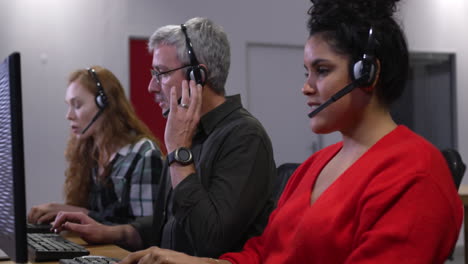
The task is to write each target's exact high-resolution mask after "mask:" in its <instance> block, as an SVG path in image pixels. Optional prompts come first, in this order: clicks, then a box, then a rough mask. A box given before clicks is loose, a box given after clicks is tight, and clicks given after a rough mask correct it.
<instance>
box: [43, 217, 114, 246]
mask: <svg viewBox="0 0 468 264" xmlns="http://www.w3.org/2000/svg"><path fill="white" fill-rule="evenodd" d="M52 229H54V231H55V232H57V233H59V232H61V231H65V230H66V231H71V232H74V233H76V234H78V235H79V236H80V237H81V238H82V239H83V240H84V241H86V242H88V243H91V244H105V243H108V244H110V243H112V242H113V241H115V240H113V239H114V238H113V237H112V233H113V232H112V230H111V229H112V226H107V225H103V224H101V223H99V222H97V221H95V220H94V219H92V218H91V217H89V216H88V215H87V214H84V213H82V212H59V213H58V214H57V217H56V218H55V221H54V222H53V223H52Z"/></svg>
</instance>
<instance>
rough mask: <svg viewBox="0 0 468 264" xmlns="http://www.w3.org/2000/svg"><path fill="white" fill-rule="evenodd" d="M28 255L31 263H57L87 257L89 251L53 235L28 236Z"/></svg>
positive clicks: (37, 234) (57, 235)
mask: <svg viewBox="0 0 468 264" xmlns="http://www.w3.org/2000/svg"><path fill="white" fill-rule="evenodd" d="M28 253H29V259H30V260H31V261H32V262H38V261H57V260H59V259H71V258H74V257H80V256H84V255H89V251H88V250H86V248H84V247H83V246H80V245H78V244H76V243H73V242H71V241H69V240H67V239H65V238H63V237H62V236H60V235H59V234H55V233H49V234H45V233H34V234H28Z"/></svg>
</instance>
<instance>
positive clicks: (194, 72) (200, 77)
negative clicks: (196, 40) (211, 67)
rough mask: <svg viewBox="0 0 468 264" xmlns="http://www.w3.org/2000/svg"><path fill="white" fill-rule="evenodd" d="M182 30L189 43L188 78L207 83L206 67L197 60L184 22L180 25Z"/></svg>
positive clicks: (198, 82)
mask: <svg viewBox="0 0 468 264" xmlns="http://www.w3.org/2000/svg"><path fill="white" fill-rule="evenodd" d="M180 28H181V29H182V32H183V33H184V35H185V42H186V43H187V52H188V55H189V58H190V68H189V69H188V70H187V77H186V78H187V80H194V81H195V82H196V83H197V84H201V85H202V86H203V85H204V84H205V80H206V68H205V67H204V66H202V65H200V63H199V62H198V60H197V57H196V56H195V52H194V51H193V46H192V42H191V41H190V38H189V37H188V34H187V27H186V26H185V25H184V24H181V25H180Z"/></svg>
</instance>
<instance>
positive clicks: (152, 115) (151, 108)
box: [130, 38, 166, 153]
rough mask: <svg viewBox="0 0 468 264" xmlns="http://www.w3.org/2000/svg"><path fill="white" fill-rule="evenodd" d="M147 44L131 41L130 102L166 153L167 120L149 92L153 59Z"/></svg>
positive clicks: (145, 42) (144, 41) (142, 40)
mask: <svg viewBox="0 0 468 264" xmlns="http://www.w3.org/2000/svg"><path fill="white" fill-rule="evenodd" d="M147 42H148V41H147V39H137V38H131V39H130V101H131V102H132V104H133V107H134V108H135V111H136V113H137V115H138V116H139V117H140V119H141V120H143V122H145V123H146V125H147V126H148V127H149V128H150V129H151V131H153V134H154V135H155V136H156V138H157V139H158V140H159V141H160V143H161V146H162V151H163V152H164V153H166V148H165V146H164V129H165V127H166V119H165V118H164V117H163V116H162V114H161V108H160V107H159V105H158V104H156V102H155V101H154V96H152V95H151V94H150V93H149V92H148V84H149V82H150V80H151V74H150V69H151V61H152V58H153V57H152V55H151V54H150V53H149V52H148V50H147V47H146V46H147Z"/></svg>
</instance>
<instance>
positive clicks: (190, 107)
mask: <svg viewBox="0 0 468 264" xmlns="http://www.w3.org/2000/svg"><path fill="white" fill-rule="evenodd" d="M188 86H189V84H188V82H187V81H186V80H184V81H182V99H181V103H180V105H179V104H178V103H177V94H176V90H175V87H172V88H171V94H170V112H169V116H168V117H167V123H166V131H165V133H164V141H165V143H166V148H167V151H168V153H170V152H172V151H174V150H175V149H177V148H179V147H187V148H190V147H191V146H192V138H193V136H194V134H195V130H196V128H197V126H198V122H199V121H200V116H201V106H202V86H201V85H196V84H195V82H194V81H190V93H189V88H188Z"/></svg>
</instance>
